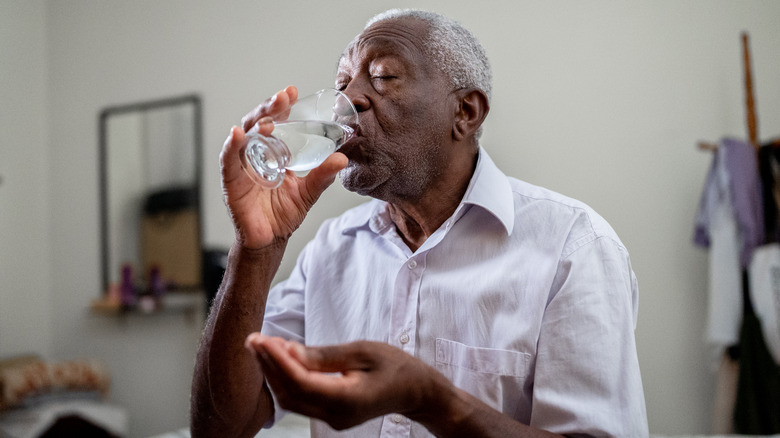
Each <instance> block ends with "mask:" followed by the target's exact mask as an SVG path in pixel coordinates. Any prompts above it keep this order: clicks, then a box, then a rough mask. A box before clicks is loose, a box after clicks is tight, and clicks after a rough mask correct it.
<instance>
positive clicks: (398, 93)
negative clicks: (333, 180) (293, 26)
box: [336, 19, 457, 201]
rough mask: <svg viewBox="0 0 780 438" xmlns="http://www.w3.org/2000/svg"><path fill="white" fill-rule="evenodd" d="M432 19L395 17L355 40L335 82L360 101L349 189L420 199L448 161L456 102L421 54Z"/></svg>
mask: <svg viewBox="0 0 780 438" xmlns="http://www.w3.org/2000/svg"><path fill="white" fill-rule="evenodd" d="M426 34H427V24H425V23H424V22H422V21H419V20H416V19H392V20H385V21H381V22H379V23H376V24H374V25H373V26H371V27H369V28H368V29H366V30H365V31H364V32H363V33H362V34H361V35H359V36H358V37H357V38H356V39H355V40H353V41H352V43H350V45H349V46H348V47H347V49H346V50H345V52H344V54H343V56H342V58H341V61H340V62H339V69H338V74H337V77H336V88H338V89H340V90H343V91H344V92H345V93H346V94H347V95H348V96H349V97H350V98H351V99H352V100H353V102H354V103H355V106H356V107H357V109H358V112H359V120H360V126H359V128H358V131H357V137H356V138H355V139H354V140H351V141H349V142H347V143H346V144H345V145H344V146H342V149H341V151H342V152H343V153H344V154H346V155H347V157H348V158H349V165H348V166H347V168H346V169H344V170H343V171H342V173H341V179H342V183H343V184H344V187H346V188H347V189H348V190H351V191H355V192H357V193H360V194H363V195H369V196H373V197H375V198H379V199H384V200H388V201H393V200H399V199H405V200H414V199H419V197H420V196H421V195H422V193H423V191H424V190H425V189H426V188H428V187H430V184H431V182H432V181H435V180H436V178H437V177H438V176H439V175H440V173H441V172H442V171H443V170H444V169H445V168H446V165H447V159H446V154H448V153H449V150H450V149H451V148H448V147H446V146H447V145H448V144H449V142H451V141H452V117H453V116H454V113H455V110H456V105H457V101H456V100H455V99H454V98H453V94H452V93H451V91H452V90H451V89H450V88H451V87H450V86H449V84H448V81H447V80H446V78H445V77H444V75H443V74H442V73H441V72H440V71H439V70H438V69H436V68H435V66H433V65H431V63H430V61H429V59H427V57H426V56H425V55H424V51H423V38H424V37H425V35H426Z"/></svg>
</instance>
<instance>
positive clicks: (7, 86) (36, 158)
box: [0, 0, 56, 357]
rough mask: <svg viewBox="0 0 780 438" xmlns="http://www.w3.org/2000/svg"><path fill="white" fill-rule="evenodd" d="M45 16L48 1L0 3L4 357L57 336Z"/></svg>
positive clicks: (0, 322)
mask: <svg viewBox="0 0 780 438" xmlns="http://www.w3.org/2000/svg"><path fill="white" fill-rule="evenodd" d="M45 21H46V20H45V3H44V2H43V1H39V0H37V1H30V2H21V1H14V2H4V1H0V357H3V356H4V355H9V354H17V353H24V352H36V353H40V354H48V353H49V352H50V351H51V347H52V345H51V341H52V338H53V336H54V334H53V332H52V318H51V299H50V297H51V289H52V288H51V281H50V276H49V272H50V271H51V263H50V261H49V254H51V249H52V245H51V240H50V238H49V225H50V223H51V218H50V217H49V215H50V213H51V209H50V208H49V207H48V202H49V184H50V182H51V181H52V180H53V179H54V178H51V177H50V175H49V173H48V164H49V158H48V153H49V151H50V148H49V144H48V140H49V138H50V136H49V131H48V129H46V126H47V124H48V122H49V118H48V115H49V114H48V111H47V87H48V83H47V74H46V71H47V65H48V63H47V59H46V45H47V43H46V35H45V32H44V29H45ZM55 178H56V177H55Z"/></svg>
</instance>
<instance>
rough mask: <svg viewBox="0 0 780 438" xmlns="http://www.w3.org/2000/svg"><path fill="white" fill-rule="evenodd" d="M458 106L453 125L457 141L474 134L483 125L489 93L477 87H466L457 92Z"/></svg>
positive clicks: (487, 108) (487, 109)
mask: <svg viewBox="0 0 780 438" xmlns="http://www.w3.org/2000/svg"><path fill="white" fill-rule="evenodd" d="M455 93H456V96H457V98H458V107H457V110H456V113H455V123H454V124H453V126H452V136H453V139H455V140H456V141H459V140H463V139H465V138H468V137H469V136H472V135H474V133H475V132H477V129H479V127H480V126H482V122H484V121H485V117H487V115H488V112H489V111H490V102H488V98H487V95H485V93H484V92H483V91H482V90H479V89H477V88H466V89H463V90H458V91H456V92H455Z"/></svg>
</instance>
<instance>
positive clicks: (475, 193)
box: [342, 146, 515, 235]
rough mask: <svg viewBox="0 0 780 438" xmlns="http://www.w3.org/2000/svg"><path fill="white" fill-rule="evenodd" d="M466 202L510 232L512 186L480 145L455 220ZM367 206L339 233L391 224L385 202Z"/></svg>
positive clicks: (379, 228)
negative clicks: (482, 211)
mask: <svg viewBox="0 0 780 438" xmlns="http://www.w3.org/2000/svg"><path fill="white" fill-rule="evenodd" d="M465 205H476V206H479V207H481V208H483V209H484V210H486V211H487V212H489V213H490V214H492V215H493V216H494V217H495V218H496V219H498V220H499V222H501V224H502V225H503V226H504V229H506V233H507V234H508V235H509V234H512V230H513V228H514V224H515V220H514V218H515V206H514V201H513V198H512V188H511V186H510V185H509V181H508V180H507V177H506V175H504V173H503V172H501V170H499V168H498V167H497V166H496V165H495V163H494V162H493V160H492V159H491V158H490V156H489V155H488V154H487V152H486V151H485V149H484V148H482V146H480V147H479V156H478V158H477V167H476V168H475V169H474V174H473V175H472V177H471V181H470V182H469V186H468V188H467V189H466V193H465V195H464V196H463V200H461V202H460V205H459V206H458V208H457V209H456V210H455V216H458V217H456V219H458V218H459V216H461V215H462V214H464V213H465V210H466V209H464V208H463V207H464V206H465ZM367 207H368V208H369V214H368V215H367V216H363V215H355V216H352V217H351V218H349V219H347V221H346V222H345V224H344V228H342V233H344V234H348V233H352V232H354V231H355V230H356V229H358V228H362V227H365V226H368V227H369V228H370V229H371V230H372V231H374V232H375V233H380V234H381V233H382V232H384V231H385V230H386V229H387V227H389V226H390V225H392V221H391V220H390V215H389V213H388V209H387V203H386V202H384V201H379V200H376V199H374V200H372V201H371V202H369V205H368V206H367Z"/></svg>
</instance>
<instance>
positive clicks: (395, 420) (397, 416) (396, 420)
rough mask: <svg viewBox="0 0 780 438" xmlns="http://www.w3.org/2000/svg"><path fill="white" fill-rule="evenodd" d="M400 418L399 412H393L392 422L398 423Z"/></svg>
mask: <svg viewBox="0 0 780 438" xmlns="http://www.w3.org/2000/svg"><path fill="white" fill-rule="evenodd" d="M401 420H402V418H401V414H393V423H395V424H398V423H400V422H401Z"/></svg>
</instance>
